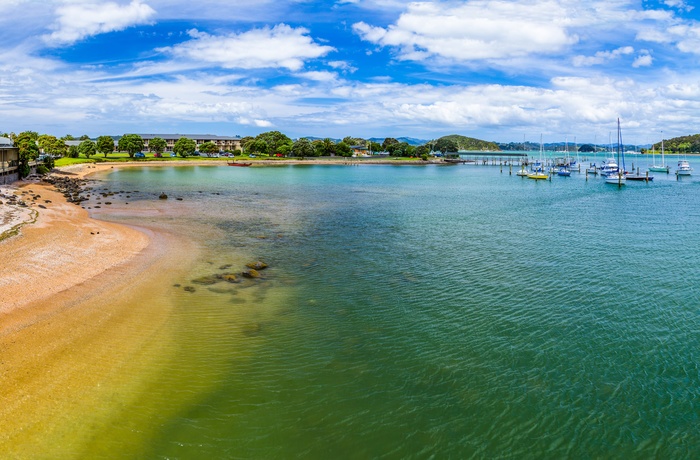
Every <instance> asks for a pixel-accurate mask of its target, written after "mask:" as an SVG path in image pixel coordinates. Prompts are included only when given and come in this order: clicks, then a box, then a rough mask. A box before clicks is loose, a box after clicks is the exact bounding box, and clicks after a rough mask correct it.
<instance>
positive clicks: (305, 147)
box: [292, 137, 314, 158]
mask: <svg viewBox="0 0 700 460" xmlns="http://www.w3.org/2000/svg"><path fill="white" fill-rule="evenodd" d="M292 155H293V156H295V157H300V158H304V157H312V156H314V146H313V144H312V143H311V141H310V140H308V139H307V138H305V137H302V138H300V139H297V141H296V142H294V145H293V146H292Z"/></svg>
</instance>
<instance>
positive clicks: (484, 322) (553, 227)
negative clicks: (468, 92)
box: [98, 160, 700, 459]
mask: <svg viewBox="0 0 700 460" xmlns="http://www.w3.org/2000/svg"><path fill="white" fill-rule="evenodd" d="M628 161H629V160H628ZM699 168H700V165H696V171H700V169H699ZM514 172H515V168H514V171H513V173H514ZM698 174H699V175H698V176H694V177H689V178H682V180H680V181H676V179H675V177H674V176H673V175H670V176H665V175H663V176H662V175H659V174H656V179H655V180H654V182H653V183H650V184H644V183H630V184H628V185H627V186H626V187H624V188H623V189H621V190H618V189H617V188H616V187H614V186H611V185H607V184H605V183H604V182H603V181H602V179H600V178H589V180H586V178H585V176H584V175H583V174H581V175H578V174H574V175H572V177H569V178H559V177H554V179H553V180H552V181H551V182H535V181H532V180H528V179H522V178H519V177H517V176H515V174H513V175H510V174H509V171H508V169H504V170H503V172H500V169H499V168H498V167H483V166H470V165H466V166H464V165H463V166H444V167H441V166H426V167H406V166H403V167H400V166H393V167H392V166H358V167H348V166H299V167H289V166H282V167H271V168H226V167H182V168H144V169H121V170H115V171H114V172H113V173H111V174H110V175H108V176H106V177H104V178H102V180H101V181H102V182H101V184H99V185H98V186H99V187H104V188H108V189H110V190H125V191H136V190H138V192H132V193H131V194H130V195H129V198H128V199H127V198H125V197H124V195H122V197H121V198H120V197H115V198H113V200H114V201H118V200H120V199H121V200H125V201H128V202H129V205H128V206H130V207H131V208H130V209H133V210H134V212H133V213H132V214H131V215H130V216H117V215H110V214H109V213H108V212H105V211H104V210H102V212H103V214H102V217H103V218H107V219H112V220H118V221H122V222H126V223H134V224H139V223H144V222H147V223H148V224H149V225H154V226H159V227H161V228H167V229H169V231H172V232H175V233H177V234H179V235H181V236H184V237H187V238H192V239H196V240H197V241H200V243H201V245H202V248H203V257H202V260H201V261H200V262H198V264H197V266H195V267H192V276H191V277H190V278H189V279H183V280H182V281H181V287H177V288H175V287H174V288H173V289H174V294H173V296H174V299H175V300H174V301H175V303H176V309H175V313H174V315H173V318H172V322H173V324H175V325H176V326H177V327H176V328H175V329H176V330H177V331H179V332H178V334H179V338H178V340H177V348H178V349H177V350H176V352H177V355H178V357H179V358H178V359H177V360H174V361H169V362H168V363H167V364H164V366H165V368H164V369H163V377H162V382H161V385H159V386H157V387H156V388H152V389H149V390H148V391H149V394H148V398H145V399H146V402H144V404H145V405H148V406H152V407H151V408H150V409H151V410H152V409H153V408H154V407H155V408H156V409H157V408H158V407H163V408H167V410H165V409H164V410H163V411H162V413H163V414H167V416H165V415H164V416H163V419H161V420H153V419H151V418H146V419H145V420H144V421H143V422H142V423H143V424H144V427H145V426H146V425H147V424H148V425H149V429H147V430H146V429H144V430H143V432H141V434H139V433H140V430H139V429H138V427H136V428H134V429H132V430H130V431H129V434H128V435H126V434H125V433H123V432H121V433H120V432H115V433H114V434H112V435H111V436H112V439H109V437H110V435H109V434H106V435H105V436H106V438H107V439H105V440H104V442H105V443H106V445H113V446H115V448H118V446H119V444H120V443H123V442H126V441H125V436H128V437H129V438H130V439H131V440H132V441H133V442H134V443H138V444H139V445H141V446H142V447H141V448H140V449H141V450H142V454H143V457H144V458H206V459H209V458H332V457H337V458H430V457H435V458H465V457H479V458H480V457H514V458H523V457H524V458H528V457H537V458H541V457H548V458H561V457H567V456H568V457H636V458H648V457H663V458H694V457H698V456H699V455H700V430H698V428H697V427H698V426H700V401H699V400H698V397H699V396H700V370H699V368H698V363H699V362H700V356H699V350H700V334H699V333H698V331H699V330H700V309H699V306H700V292H699V290H700V287H699V286H700V283H698V280H699V278H700V266H699V264H698V259H699V257H700V173H698ZM161 191H165V192H166V193H167V194H168V195H169V196H170V198H169V199H168V200H167V201H162V200H158V199H157V195H158V194H159V193H160V192H161ZM174 198H182V201H177V200H175V199H174ZM258 259H262V260H264V261H265V262H267V263H268V264H269V265H270V268H268V269H267V270H266V271H265V272H264V273H265V279H264V280H259V281H255V282H252V281H245V282H243V283H240V284H228V283H225V282H224V283H216V284H213V285H208V286H207V285H199V284H194V283H192V280H194V279H196V278H198V277H201V276H205V275H211V274H217V273H224V272H240V271H241V270H242V269H243V268H244V267H243V264H244V263H245V262H248V261H251V260H258ZM227 265H231V267H227ZM185 286H193V287H195V288H196V291H195V292H193V293H189V292H185V291H184V289H182V287H185ZM173 406H174V407H173ZM141 409H142V408H139V407H135V408H133V412H132V413H133V414H138V412H139V411H140V410H141ZM144 410H145V409H144ZM153 426H156V427H157V428H156V429H154V428H153ZM144 433H147V434H144Z"/></svg>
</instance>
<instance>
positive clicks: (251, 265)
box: [245, 260, 267, 270]
mask: <svg viewBox="0 0 700 460" xmlns="http://www.w3.org/2000/svg"><path fill="white" fill-rule="evenodd" d="M245 266H246V267H248V268H252V269H253V270H264V269H266V268H267V264H266V263H265V262H262V261H260V260H258V261H257V262H250V263H248V264H245Z"/></svg>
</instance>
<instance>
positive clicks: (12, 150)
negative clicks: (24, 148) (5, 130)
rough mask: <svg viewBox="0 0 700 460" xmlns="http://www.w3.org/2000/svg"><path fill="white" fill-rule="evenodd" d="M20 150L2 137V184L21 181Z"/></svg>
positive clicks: (0, 180) (0, 169)
mask: <svg viewBox="0 0 700 460" xmlns="http://www.w3.org/2000/svg"><path fill="white" fill-rule="evenodd" d="M18 165H19V149H18V148H17V147H13V146H12V140H10V139H8V138H6V137H0V184H9V183H10V182H14V181H16V180H18V179H19V175H18V171H17V167H18Z"/></svg>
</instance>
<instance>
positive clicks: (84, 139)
mask: <svg viewBox="0 0 700 460" xmlns="http://www.w3.org/2000/svg"><path fill="white" fill-rule="evenodd" d="M78 140H79V141H89V140H90V136H88V135H87V134H83V135H82V136H80V139H78Z"/></svg>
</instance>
